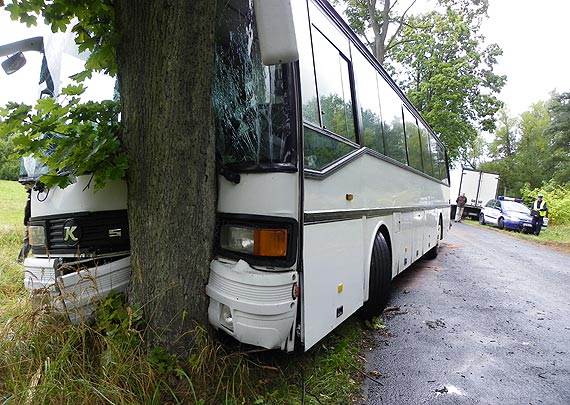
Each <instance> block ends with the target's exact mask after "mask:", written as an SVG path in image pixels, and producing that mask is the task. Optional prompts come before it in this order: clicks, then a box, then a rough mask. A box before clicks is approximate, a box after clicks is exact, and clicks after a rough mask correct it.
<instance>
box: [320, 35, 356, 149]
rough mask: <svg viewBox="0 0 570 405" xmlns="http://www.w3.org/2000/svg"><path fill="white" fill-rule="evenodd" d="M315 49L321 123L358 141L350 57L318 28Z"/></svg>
mask: <svg viewBox="0 0 570 405" xmlns="http://www.w3.org/2000/svg"><path fill="white" fill-rule="evenodd" d="M313 52H314V55H315V69H316V77H317V90H318V92H319V102H320V107H321V109H320V111H321V122H322V126H323V127H324V128H326V129H328V130H329V131H332V132H334V133H336V134H338V135H341V136H343V137H345V138H347V139H350V140H351V141H353V142H356V135H355V132H354V115H353V110H352V97H351V92H350V75H349V66H348V61H347V60H346V59H345V58H344V57H343V55H342V54H341V53H340V52H339V51H338V49H337V48H335V47H334V46H333V45H332V44H331V43H330V42H329V41H328V40H327V39H326V38H325V37H324V36H323V35H322V34H321V33H320V32H319V31H318V30H313Z"/></svg>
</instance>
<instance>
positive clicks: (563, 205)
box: [522, 180, 570, 225]
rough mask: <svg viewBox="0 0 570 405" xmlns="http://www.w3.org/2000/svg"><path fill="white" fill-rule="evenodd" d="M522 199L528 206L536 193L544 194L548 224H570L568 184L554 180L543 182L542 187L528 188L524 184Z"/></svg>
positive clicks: (569, 190)
mask: <svg viewBox="0 0 570 405" xmlns="http://www.w3.org/2000/svg"><path fill="white" fill-rule="evenodd" d="M522 194H523V200H524V201H525V203H526V204H527V205H528V206H530V205H531V204H532V203H533V202H534V201H535V200H536V196H537V195H538V194H542V195H544V201H546V206H547V207H548V221H549V224H556V225H570V186H569V185H564V186H562V185H559V184H557V183H556V182H555V181H554V180H550V181H549V182H548V183H546V182H545V183H543V184H542V187H540V188H535V189H533V190H531V189H530V186H529V184H528V183H527V184H525V185H524V187H523V189H522Z"/></svg>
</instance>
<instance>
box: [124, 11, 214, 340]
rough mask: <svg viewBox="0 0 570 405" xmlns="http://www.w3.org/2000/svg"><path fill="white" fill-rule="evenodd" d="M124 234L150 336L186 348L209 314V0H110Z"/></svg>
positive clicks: (135, 296)
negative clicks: (115, 36) (124, 169)
mask: <svg viewBox="0 0 570 405" xmlns="http://www.w3.org/2000/svg"><path fill="white" fill-rule="evenodd" d="M115 4H116V19H117V20H116V22H117V29H118V33H119V36H120V37H119V38H120V39H119V44H118V49H117V57H118V77H119V84H120V92H121V100H122V122H123V125H124V133H123V142H124V145H125V147H126V149H127V152H128V154H129V169H128V173H127V183H128V187H129V191H128V209H129V222H130V236H131V254H132V256H131V257H132V264H131V267H132V272H131V294H130V296H129V300H130V302H131V303H134V304H138V305H143V308H144V316H145V320H146V321H147V322H148V325H149V328H148V329H147V330H148V331H152V336H147V339H150V342H151V344H161V345H164V346H165V347H167V348H169V349H171V350H176V351H185V350H187V349H188V350H189V349H190V342H191V338H192V336H191V334H189V333H188V332H189V331H190V330H191V329H193V328H194V326H195V325H194V321H197V322H198V323H199V324H203V325H205V324H206V322H207V316H206V315H207V297H206V294H205V291H204V286H205V284H206V282H207V277H208V265H209V260H210V258H211V251H212V241H213V236H214V218H215V198H216V190H215V158H214V147H215V146H214V143H215V137H214V132H213V131H214V130H213V128H214V127H213V118H212V110H211V83H212V71H213V67H212V66H213V55H214V21H215V7H216V2H215V1H211V0H192V1H188V0H145V1H142V2H136V4H135V3H131V2H127V1H125V0H117V1H116V3H115Z"/></svg>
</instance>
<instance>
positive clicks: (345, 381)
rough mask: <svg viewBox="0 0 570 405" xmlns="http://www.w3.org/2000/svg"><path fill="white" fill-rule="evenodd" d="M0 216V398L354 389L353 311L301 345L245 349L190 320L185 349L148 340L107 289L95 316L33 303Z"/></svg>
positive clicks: (13, 234)
mask: <svg viewBox="0 0 570 405" xmlns="http://www.w3.org/2000/svg"><path fill="white" fill-rule="evenodd" d="M21 228H23V227H21V226H16V225H0V403H14V404H36V403H41V404H58V405H59V404H78V403H81V404H108V403H112V404H203V405H209V404H232V405H233V404H258V405H265V404H268V405H272V404H347V403H351V402H353V401H354V398H356V397H357V396H358V395H359V394H360V390H361V388H360V382H361V376H360V371H359V370H361V369H362V360H361V357H360V351H361V348H362V340H361V336H362V327H361V324H360V323H359V322H358V321H357V320H355V319H350V320H348V321H347V322H345V323H344V324H343V325H341V326H340V327H339V328H337V330H335V332H334V333H333V334H331V335H330V336H328V337H327V338H326V339H324V340H323V341H322V342H320V343H319V344H317V345H316V346H315V347H313V348H312V349H311V350H310V351H308V352H307V353H293V354H285V353H282V352H279V351H265V352H263V351H261V352H259V351H253V352H243V351H240V350H239V349H236V348H235V347H228V346H224V345H223V344H221V343H220V342H217V341H214V340H212V339H211V338H210V336H209V335H208V333H207V332H206V331H205V330H203V329H201V328H197V329H196V331H195V336H196V344H195V350H194V352H193V354H192V355H191V356H190V357H189V358H188V359H183V360H182V359H178V358H176V357H174V356H173V355H171V354H169V353H166V352H164V351H162V350H161V349H160V348H150V349H149V348H147V347H146V346H145V343H144V341H143V340H142V336H143V334H144V333H143V332H144V326H143V324H142V320H141V318H140V317H139V316H138V312H137V311H133V310H132V309H130V308H128V307H126V306H124V305H123V304H122V303H121V302H120V298H119V297H114V296H111V297H109V298H108V299H107V300H106V301H105V303H104V305H103V306H102V307H101V310H100V312H99V315H98V318H97V321H96V322H95V323H94V324H91V325H87V324H81V325H72V324H69V323H68V322H66V321H65V320H64V319H62V318H61V317H58V316H56V315H54V313H53V312H51V311H50V308H47V307H43V308H41V309H34V308H32V306H31V305H30V300H29V299H28V294H27V292H26V290H25V289H24V288H23V274H22V265H20V264H17V263H16V260H15V258H16V257H17V254H18V251H19V248H20V243H21V238H22V236H23V235H21V233H22V232H23V229H21Z"/></svg>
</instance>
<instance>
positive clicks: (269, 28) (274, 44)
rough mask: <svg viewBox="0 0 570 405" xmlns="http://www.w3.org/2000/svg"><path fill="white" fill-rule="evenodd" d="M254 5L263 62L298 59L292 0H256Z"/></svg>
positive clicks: (282, 61) (277, 62)
mask: <svg viewBox="0 0 570 405" xmlns="http://www.w3.org/2000/svg"><path fill="white" fill-rule="evenodd" d="M253 6H254V10H255V21H256V23H257V32H258V35H259V47H260V51H261V60H262V62H263V64H264V65H277V64H279V63H289V62H295V61H296V60H298V59H299V50H298V49H297V38H296V37H295V25H294V24H293V10H292V8H291V7H292V6H291V0H255V1H254V4H253Z"/></svg>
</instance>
